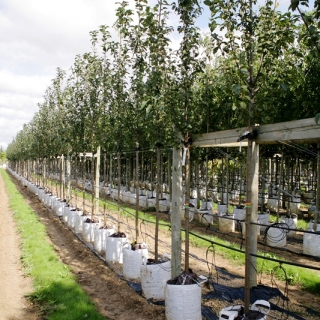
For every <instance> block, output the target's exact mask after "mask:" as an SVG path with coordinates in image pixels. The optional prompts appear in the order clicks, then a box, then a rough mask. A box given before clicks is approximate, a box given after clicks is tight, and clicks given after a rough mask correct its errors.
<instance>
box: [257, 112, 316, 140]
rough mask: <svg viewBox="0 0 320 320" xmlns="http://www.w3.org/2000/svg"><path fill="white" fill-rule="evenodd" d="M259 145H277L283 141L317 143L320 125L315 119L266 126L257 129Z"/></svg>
mask: <svg viewBox="0 0 320 320" xmlns="http://www.w3.org/2000/svg"><path fill="white" fill-rule="evenodd" d="M256 129H257V131H258V137H257V139H256V142H257V143H259V144H276V143H279V142H282V141H294V142H296V143H316V142H319V141H320V125H317V124H316V122H315V119H314V118H309V119H303V120H295V121H288V122H280V123H274V124H265V125H262V126H258V127H256Z"/></svg>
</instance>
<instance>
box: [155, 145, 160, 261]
mask: <svg viewBox="0 0 320 320" xmlns="http://www.w3.org/2000/svg"><path fill="white" fill-rule="evenodd" d="M160 158H161V147H160V145H158V146H157V187H156V230H155V250H154V256H155V261H158V259H159V251H158V250H159V247H158V241H159V221H160V213H159V193H160V176H161V171H160V161H161V159H160Z"/></svg>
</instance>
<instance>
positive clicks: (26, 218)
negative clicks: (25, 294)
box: [0, 169, 106, 320]
mask: <svg viewBox="0 0 320 320" xmlns="http://www.w3.org/2000/svg"><path fill="white" fill-rule="evenodd" d="M0 172H1V175H2V177H3V179H4V181H5V184H6V188H7V191H8V193H9V200H10V208H11V210H12V211H13V213H14V218H15V221H16V223H17V227H18V230H19V232H20V236H21V250H22V256H21V260H22V264H23V266H24V271H25V273H26V274H27V275H28V276H30V277H31V278H32V279H33V286H34V289H35V290H34V292H33V293H31V294H30V295H29V298H30V299H31V300H32V301H33V302H35V303H36V304H37V305H38V306H39V307H40V309H41V311H42V312H43V314H44V318H45V319H49V320H71V319H92V320H100V319H101V320H102V319H106V318H105V317H103V316H102V315H100V314H99V313H98V311H97V310H96V308H95V305H94V303H93V302H92V301H91V300H90V298H89V297H88V295H87V294H86V293H85V292H84V291H83V289H82V288H81V286H79V285H78V283H77V282H76V279H75V277H74V276H73V274H72V273H71V271H70V269H69V267H68V266H67V265H65V264H63V263H62V262H60V261H59V258H58V256H57V254H56V253H55V251H54V248H53V246H52V245H51V244H50V243H49V242H48V240H47V239H48V236H47V231H46V228H45V226H44V225H43V224H42V223H41V222H40V220H39V218H38V216H37V215H36V214H35V213H34V211H33V210H32V209H31V208H30V207H29V206H28V205H27V204H26V203H25V201H24V198H23V196H22V195H21V194H20V193H19V191H18V190H17V189H16V187H15V185H14V184H13V182H12V181H11V180H10V177H9V176H8V174H7V173H6V172H5V171H4V170H3V169H0Z"/></svg>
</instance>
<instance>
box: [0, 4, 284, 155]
mask: <svg viewBox="0 0 320 320" xmlns="http://www.w3.org/2000/svg"><path fill="white" fill-rule="evenodd" d="M127 1H128V2H129V3H130V5H132V6H133V4H134V1H133V0H127ZM155 1H156V0H151V1H149V3H150V4H152V3H155ZM289 1H290V0H280V6H281V7H283V8H285V9H287V8H288V5H289ZM116 2H120V0H118V1H115V0H0V30H1V32H0V146H1V147H2V148H3V149H6V148H7V146H8V144H9V143H10V142H11V141H12V140H13V139H14V137H15V136H16V135H17V133H18V132H19V131H20V130H21V129H22V127H23V124H25V123H29V122H30V121H31V120H32V118H33V116H34V114H35V113H36V112H37V111H38V110H39V108H38V103H41V102H43V96H44V93H45V90H46V89H47V88H48V87H49V86H50V85H51V80H52V79H54V78H55V76H56V70H57V68H58V67H60V68H62V69H64V70H66V71H68V70H69V69H70V67H71V66H72V65H73V62H74V59H75V57H76V55H78V54H80V55H81V54H83V53H85V52H89V51H91V44H90V36H89V32H90V31H92V30H97V29H98V28H99V26H100V25H102V24H106V25H108V26H110V27H111V26H112V25H113V23H114V21H115V10H116V7H117V6H118V5H117V4H116ZM169 2H170V1H169ZM208 17H209V13H208V12H205V13H204V15H203V16H202V18H201V19H200V22H199V26H200V27H201V28H203V30H204V32H205V31H206V30H207V22H208ZM176 22H177V21H172V23H173V24H172V25H174V24H176ZM169 23H170V22H169ZM173 43H174V41H173Z"/></svg>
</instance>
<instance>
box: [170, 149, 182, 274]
mask: <svg viewBox="0 0 320 320" xmlns="http://www.w3.org/2000/svg"><path fill="white" fill-rule="evenodd" d="M171 189H172V202H171V250H172V254H171V276H172V278H174V277H176V276H178V275H179V274H180V273H181V216H182V205H183V204H182V153H181V148H178V149H176V148H173V150H172V186H171Z"/></svg>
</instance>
